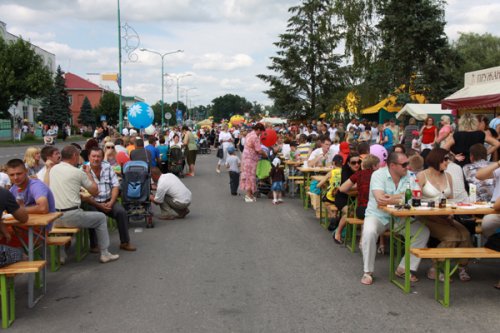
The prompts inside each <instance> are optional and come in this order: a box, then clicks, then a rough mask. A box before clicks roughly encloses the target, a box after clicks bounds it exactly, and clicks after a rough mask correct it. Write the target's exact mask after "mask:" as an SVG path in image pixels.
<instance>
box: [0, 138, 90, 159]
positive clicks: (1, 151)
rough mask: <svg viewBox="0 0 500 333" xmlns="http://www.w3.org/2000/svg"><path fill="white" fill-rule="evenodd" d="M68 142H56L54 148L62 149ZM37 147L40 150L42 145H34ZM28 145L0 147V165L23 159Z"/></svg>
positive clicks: (79, 142) (80, 142) (81, 142)
mask: <svg viewBox="0 0 500 333" xmlns="http://www.w3.org/2000/svg"><path fill="white" fill-rule="evenodd" d="M69 143H70V141H67V142H62V141H61V140H58V142H57V143H56V147H58V148H59V149H62V148H63V147H64V146H65V145H67V144H69ZM78 144H80V145H81V146H83V145H84V144H85V142H83V141H78ZM34 146H38V147H40V148H42V147H43V145H34ZM28 147H29V145H26V144H18V145H13V146H9V147H0V164H5V163H7V161H9V160H11V159H13V158H20V159H23V158H24V152H25V151H26V148H28Z"/></svg>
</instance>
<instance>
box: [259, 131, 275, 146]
mask: <svg viewBox="0 0 500 333" xmlns="http://www.w3.org/2000/svg"><path fill="white" fill-rule="evenodd" d="M276 141H278V134H276V131H275V130H273V129H272V128H268V129H266V131H265V132H264V133H262V134H261V135H260V142H262V144H263V145H264V146H266V147H272V146H274V144H275V143H276Z"/></svg>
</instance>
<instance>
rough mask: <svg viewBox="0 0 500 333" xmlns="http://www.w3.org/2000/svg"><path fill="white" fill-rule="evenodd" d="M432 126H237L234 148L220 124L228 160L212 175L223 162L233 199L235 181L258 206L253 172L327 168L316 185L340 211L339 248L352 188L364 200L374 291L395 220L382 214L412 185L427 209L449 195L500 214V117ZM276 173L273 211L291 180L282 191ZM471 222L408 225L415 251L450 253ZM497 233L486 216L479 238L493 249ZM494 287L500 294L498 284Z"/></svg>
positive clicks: (360, 214) (467, 238) (447, 120)
mask: <svg viewBox="0 0 500 333" xmlns="http://www.w3.org/2000/svg"><path fill="white" fill-rule="evenodd" d="M434 122H435V120H434V118H432V117H428V118H427V119H426V120H425V121H424V122H423V124H421V125H418V124H417V121H416V120H415V119H414V118H409V119H406V121H405V122H401V123H400V124H399V125H397V124H396V121H395V120H394V119H388V120H386V121H385V122H384V123H383V124H377V123H375V122H369V121H367V120H358V119H352V120H351V121H350V122H349V123H348V124H347V126H346V127H345V128H344V123H343V122H331V123H327V122H325V121H321V120H319V121H311V122H310V123H308V124H289V125H286V124H281V125H272V124H260V123H257V124H255V125H253V127H249V126H243V127H237V129H238V139H239V140H240V145H236V143H235V137H234V136H232V135H231V132H232V131H235V129H234V128H233V129H231V130H229V129H228V128H227V126H226V125H222V126H221V127H220V130H219V132H218V142H219V144H220V146H221V149H222V152H223V153H222V154H220V155H219V162H218V164H217V169H216V171H217V172H220V166H221V165H224V164H226V166H227V167H228V168H229V170H230V171H231V172H230V184H231V194H232V195H236V194H237V192H236V191H235V188H236V187H235V186H236V185H235V184H237V183H238V181H239V189H240V190H241V191H242V192H244V193H245V202H248V203H252V202H255V201H256V198H255V196H254V193H255V192H256V190H257V189H256V187H257V186H258V180H257V179H256V173H258V171H257V164H258V163H259V161H261V160H269V161H272V167H271V168H272V170H274V169H277V168H280V167H281V168H282V167H283V164H282V163H280V162H279V161H276V159H277V158H279V159H280V160H291V161H298V162H302V163H303V165H305V166H310V167H314V166H331V168H332V169H331V171H330V172H329V173H328V174H327V175H326V176H325V177H324V180H323V181H320V182H319V183H317V184H315V186H319V187H321V186H327V187H328V190H327V195H326V196H325V198H323V200H325V201H330V202H332V203H334V204H335V206H336V207H337V209H338V211H339V212H340V216H338V217H337V218H336V219H334V220H333V221H332V222H333V223H331V225H333V226H335V229H334V230H332V231H333V240H334V241H335V242H336V243H338V244H342V243H343V239H342V230H343V227H344V226H345V222H346V221H345V218H346V216H347V201H348V200H347V193H348V192H349V191H351V190H354V189H355V190H357V193H358V194H357V209H356V211H355V216H356V217H357V218H361V219H364V225H363V231H362V237H361V241H360V247H361V249H362V253H363V275H362V278H361V283H363V284H365V285H371V284H372V283H373V279H374V272H375V258H376V254H377V252H378V253H383V252H384V251H385V249H384V247H385V241H384V239H383V237H382V234H383V233H384V232H385V231H387V230H388V228H389V221H390V215H389V214H388V213H386V212H384V211H383V210H381V209H380V206H387V205H398V204H400V203H401V202H404V199H405V192H406V189H407V188H409V187H411V188H412V187H414V186H415V185H414V184H415V183H416V184H419V185H418V186H419V187H420V189H421V192H422V200H424V201H429V202H430V201H434V202H436V203H438V202H439V201H440V200H441V199H442V198H443V197H444V198H445V199H446V200H449V202H455V203H462V204H467V203H471V202H472V201H474V202H476V201H477V202H483V203H490V202H491V203H493V208H494V209H496V210H498V209H500V182H499V180H500V178H499V177H500V169H499V167H500V161H499V156H498V151H499V149H500V142H499V141H498V134H497V133H498V130H500V116H499V117H497V118H494V119H492V120H491V121H490V120H489V119H488V118H487V117H485V116H476V115H473V114H469V113H465V114H463V115H462V116H461V117H459V118H458V119H456V121H455V122H453V121H452V120H451V117H450V116H448V115H443V116H441V118H440V125H439V126H436V125H435V124H434ZM266 127H267V128H272V129H274V130H275V131H276V132H277V133H278V140H277V142H276V144H275V145H273V146H272V147H266V146H265V145H264V144H263V143H262V142H261V140H260V139H259V137H260V136H261V135H262V134H263V133H264V131H265V130H266ZM241 133H244V135H243V136H242V135H241ZM382 147H383V148H382ZM236 149H241V150H242V154H241V168H240V169H239V168H238V165H239V164H240V160H239V159H236V158H234V157H233V156H234V152H235V150H236ZM238 173H239V180H238V178H237V176H236V174H238ZM270 174H271V175H272V177H271V180H270V182H271V184H272V188H273V190H272V192H273V193H272V197H273V204H277V203H280V202H282V199H281V197H280V196H279V194H277V193H276V192H278V193H281V192H282V190H284V187H285V186H284V184H286V182H285V183H283V181H284V180H285V179H284V177H283V176H281V174H280V173H278V172H276V171H271V173H270ZM274 184H276V186H274ZM469 186H474V191H473V193H474V194H472V192H471V195H469ZM313 190H314V189H313V188H311V191H313ZM476 194H477V195H476ZM270 196H271V195H270ZM470 218H471V217H470V216H466V217H463V216H428V217H425V218H418V219H416V221H415V222H414V223H412V226H411V233H412V235H414V236H415V240H414V241H413V243H412V246H413V247H421V248H423V247H427V246H428V244H429V243H430V244H431V245H432V246H436V247H446V248H450V247H471V246H472V237H473V235H474V233H475V230H474V223H472V225H471V223H470ZM499 227H500V214H492V215H487V216H485V217H484V218H483V224H482V234H483V236H485V238H486V239H489V238H491V239H492V241H493V238H495V237H493V236H494V234H495V233H497V232H498V229H499ZM429 240H431V241H429ZM419 264H420V259H419V258H417V257H415V256H411V260H410V271H411V272H412V274H411V277H410V279H411V281H412V282H413V283H414V282H417V281H418V277H417V274H416V272H417V270H418V267H419ZM404 272H405V266H404V262H403V261H402V262H401V263H400V264H399V266H398V267H397V269H396V272H395V273H396V275H397V276H399V277H402V278H404V274H405V273H404ZM436 275H438V274H437V273H436V268H435V266H434V265H432V267H431V268H430V269H429V270H428V271H427V273H426V276H427V278H429V279H441V280H442V279H443V276H442V274H441V275H439V276H436ZM458 278H459V279H460V280H461V281H469V280H470V279H471V276H470V274H469V271H468V269H467V261H466V260H461V261H460V262H459V267H458ZM495 287H496V288H499V289H500V282H499V283H498V284H497V285H495Z"/></svg>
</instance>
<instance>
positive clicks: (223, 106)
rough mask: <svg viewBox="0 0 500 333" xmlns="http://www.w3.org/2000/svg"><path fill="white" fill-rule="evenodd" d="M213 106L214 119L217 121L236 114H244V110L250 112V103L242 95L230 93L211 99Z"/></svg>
mask: <svg viewBox="0 0 500 333" xmlns="http://www.w3.org/2000/svg"><path fill="white" fill-rule="evenodd" d="M212 103H213V106H212V111H213V114H212V115H213V116H214V121H216V122H219V121H221V120H222V119H227V120H229V118H231V116H234V115H236V114H240V115H242V114H244V113H245V112H250V110H251V109H252V103H250V102H249V101H247V100H246V99H245V98H244V97H241V96H238V95H232V94H226V95H224V96H221V97H217V98H215V99H214V100H212Z"/></svg>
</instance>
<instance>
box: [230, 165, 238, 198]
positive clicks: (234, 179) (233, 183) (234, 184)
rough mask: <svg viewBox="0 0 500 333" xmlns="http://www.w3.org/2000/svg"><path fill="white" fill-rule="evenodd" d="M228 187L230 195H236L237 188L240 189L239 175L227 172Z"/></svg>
mask: <svg viewBox="0 0 500 333" xmlns="http://www.w3.org/2000/svg"><path fill="white" fill-rule="evenodd" d="M229 187H230V189H231V194H232V195H237V194H238V187H240V173H239V172H235V171H229Z"/></svg>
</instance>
